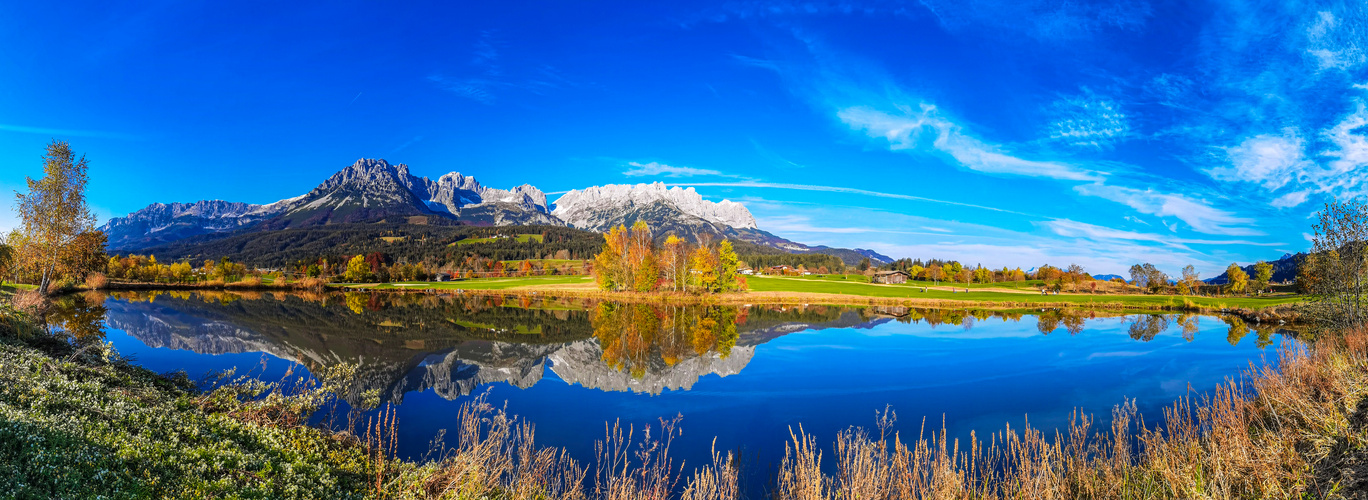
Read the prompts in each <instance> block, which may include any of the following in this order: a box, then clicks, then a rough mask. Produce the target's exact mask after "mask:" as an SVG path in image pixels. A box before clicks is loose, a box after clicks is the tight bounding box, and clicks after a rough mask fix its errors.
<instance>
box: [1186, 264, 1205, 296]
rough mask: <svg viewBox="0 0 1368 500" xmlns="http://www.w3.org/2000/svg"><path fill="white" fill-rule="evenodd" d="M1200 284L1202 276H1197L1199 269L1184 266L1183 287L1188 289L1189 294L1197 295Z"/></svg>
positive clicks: (1190, 265) (1189, 265)
mask: <svg viewBox="0 0 1368 500" xmlns="http://www.w3.org/2000/svg"><path fill="white" fill-rule="evenodd" d="M1200 282H1201V275H1199V274H1197V268H1195V267H1192V264H1188V265H1186V266H1183V285H1184V286H1186V287H1187V293H1196V291H1197V286H1198V285H1199V284H1200Z"/></svg>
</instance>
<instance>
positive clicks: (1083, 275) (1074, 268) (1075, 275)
mask: <svg viewBox="0 0 1368 500" xmlns="http://www.w3.org/2000/svg"><path fill="white" fill-rule="evenodd" d="M1091 279H1092V277H1091V276H1088V273H1087V271H1084V270H1083V266H1080V265H1078V264H1069V267H1067V268H1065V269H1064V281H1065V282H1066V283H1068V284H1069V287H1070V288H1071V289H1073V290H1074V291H1078V284H1079V283H1082V282H1083V281H1087V280H1091Z"/></svg>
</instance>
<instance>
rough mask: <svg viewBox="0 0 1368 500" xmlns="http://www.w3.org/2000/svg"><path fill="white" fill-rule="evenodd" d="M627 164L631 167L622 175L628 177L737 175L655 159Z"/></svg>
mask: <svg viewBox="0 0 1368 500" xmlns="http://www.w3.org/2000/svg"><path fill="white" fill-rule="evenodd" d="M627 166H629V167H631V168H629V169H627V170H624V171H623V172H622V175H625V176H628V177H643V176H659V177H694V176H714V177H736V176H734V175H728V174H724V173H722V172H720V171H717V170H709V169H706V168H694V167H676V166H673V165H666V164H664V163H658V162H654V161H653V162H650V163H640V162H635V161H630V162H627Z"/></svg>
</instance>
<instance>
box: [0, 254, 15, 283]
mask: <svg viewBox="0 0 1368 500" xmlns="http://www.w3.org/2000/svg"><path fill="white" fill-rule="evenodd" d="M11 267H14V248H13V247H10V246H9V245H6V244H4V243H0V287H3V286H5V276H8V275H9V271H10V268H11Z"/></svg>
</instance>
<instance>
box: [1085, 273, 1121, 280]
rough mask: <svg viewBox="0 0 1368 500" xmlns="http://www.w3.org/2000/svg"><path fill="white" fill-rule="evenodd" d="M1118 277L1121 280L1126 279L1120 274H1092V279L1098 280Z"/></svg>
mask: <svg viewBox="0 0 1368 500" xmlns="http://www.w3.org/2000/svg"><path fill="white" fill-rule="evenodd" d="M1118 278H1120V279H1121V280H1123V281H1124V280H1125V279H1126V277H1125V276H1121V275H1119V274H1094V275H1093V279H1095V280H1098V281H1111V280H1114V279H1118Z"/></svg>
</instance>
